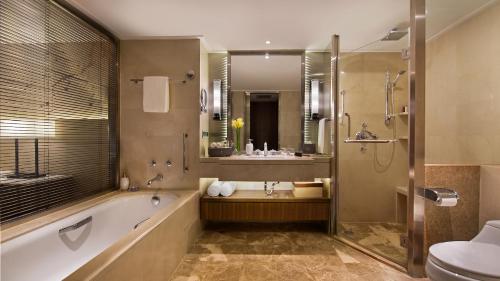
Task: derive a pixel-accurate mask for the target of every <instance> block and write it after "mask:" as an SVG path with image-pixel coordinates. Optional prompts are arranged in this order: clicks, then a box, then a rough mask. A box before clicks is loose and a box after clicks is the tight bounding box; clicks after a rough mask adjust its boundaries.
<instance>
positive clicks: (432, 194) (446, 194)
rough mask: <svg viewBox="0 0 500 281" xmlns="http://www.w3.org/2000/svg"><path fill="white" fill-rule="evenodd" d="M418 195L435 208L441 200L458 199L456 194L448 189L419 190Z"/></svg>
mask: <svg viewBox="0 0 500 281" xmlns="http://www.w3.org/2000/svg"><path fill="white" fill-rule="evenodd" d="M420 193H421V194H420V196H423V197H424V198H425V199H427V200H430V201H432V202H433V203H434V205H436V206H440V205H441V203H442V202H443V199H444V200H446V199H456V200H458V199H460V196H459V195H458V193H457V192H456V191H455V190H452V189H449V188H422V189H420ZM422 193H423V194H422Z"/></svg>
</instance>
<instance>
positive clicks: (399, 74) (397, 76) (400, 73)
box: [392, 70, 406, 86]
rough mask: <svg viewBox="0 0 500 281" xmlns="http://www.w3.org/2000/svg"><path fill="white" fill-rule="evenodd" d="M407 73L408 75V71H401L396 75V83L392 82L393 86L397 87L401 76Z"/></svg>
mask: <svg viewBox="0 0 500 281" xmlns="http://www.w3.org/2000/svg"><path fill="white" fill-rule="evenodd" d="M405 73H406V70H400V71H399V72H398V75H396V78H394V81H392V85H394V86H396V83H398V80H399V78H400V77H401V75H403V74H405Z"/></svg>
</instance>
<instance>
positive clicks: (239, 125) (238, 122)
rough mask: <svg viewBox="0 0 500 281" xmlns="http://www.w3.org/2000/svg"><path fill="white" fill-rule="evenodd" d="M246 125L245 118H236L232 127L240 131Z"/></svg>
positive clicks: (232, 122)
mask: <svg viewBox="0 0 500 281" xmlns="http://www.w3.org/2000/svg"><path fill="white" fill-rule="evenodd" d="M243 125H245V122H243V118H241V117H240V118H236V119H233V120H232V121H231V126H232V127H233V128H235V129H240V128H242V127H243Z"/></svg>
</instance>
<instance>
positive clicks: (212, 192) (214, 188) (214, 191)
mask: <svg viewBox="0 0 500 281" xmlns="http://www.w3.org/2000/svg"><path fill="white" fill-rule="evenodd" d="M221 190H222V182H220V181H214V182H213V183H212V184H210V186H209V187H208V189H207V194H208V196H212V197H217V196H219V194H220V192H221Z"/></svg>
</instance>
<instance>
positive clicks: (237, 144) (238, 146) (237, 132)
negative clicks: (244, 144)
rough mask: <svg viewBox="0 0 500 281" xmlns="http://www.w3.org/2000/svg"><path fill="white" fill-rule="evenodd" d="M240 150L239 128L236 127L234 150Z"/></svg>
mask: <svg viewBox="0 0 500 281" xmlns="http://www.w3.org/2000/svg"><path fill="white" fill-rule="evenodd" d="M240 151H241V141H240V129H236V152H238V153H239V152H240Z"/></svg>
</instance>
